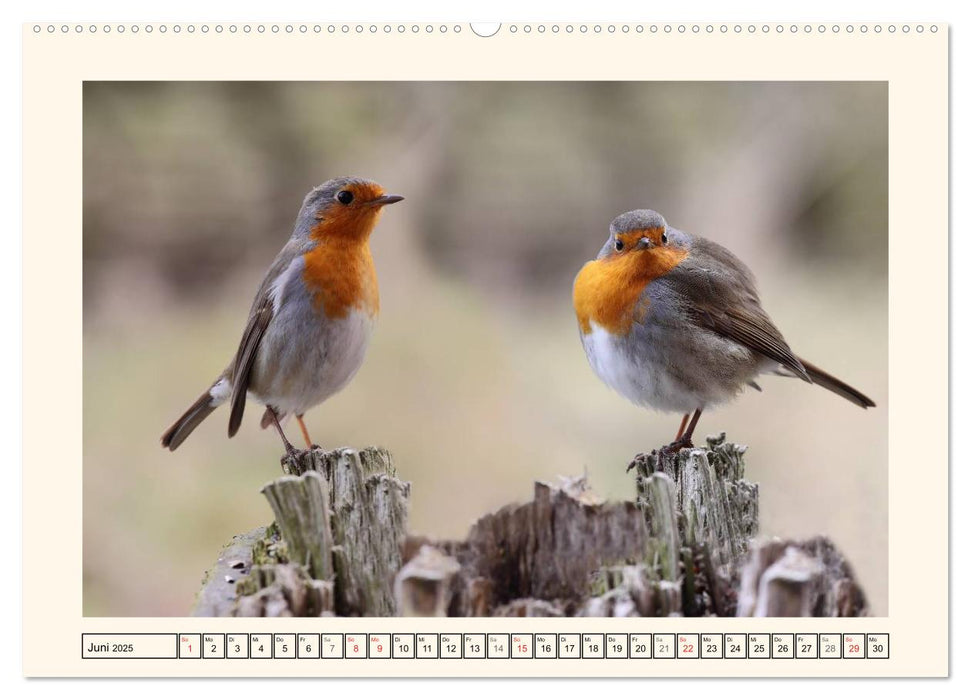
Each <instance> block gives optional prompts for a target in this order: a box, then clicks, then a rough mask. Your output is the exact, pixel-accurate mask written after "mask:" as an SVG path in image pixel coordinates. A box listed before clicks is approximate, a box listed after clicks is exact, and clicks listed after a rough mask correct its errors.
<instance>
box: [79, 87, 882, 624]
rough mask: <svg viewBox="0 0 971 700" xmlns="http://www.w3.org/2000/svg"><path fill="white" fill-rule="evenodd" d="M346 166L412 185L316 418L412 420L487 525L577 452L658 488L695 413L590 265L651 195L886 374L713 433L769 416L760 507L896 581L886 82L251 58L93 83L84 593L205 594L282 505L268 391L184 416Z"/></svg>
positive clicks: (416, 501) (441, 470)
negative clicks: (244, 404) (402, 75)
mask: <svg viewBox="0 0 971 700" xmlns="http://www.w3.org/2000/svg"><path fill="white" fill-rule="evenodd" d="M339 175H360V176H366V177H370V178H373V179H375V180H377V181H378V182H380V183H381V184H383V185H384V186H385V187H386V188H387V189H388V191H390V192H395V193H400V194H403V195H405V197H406V198H407V199H406V201H405V202H403V203H401V204H399V205H396V206H395V207H392V208H390V209H388V210H387V212H386V213H385V216H384V219H383V220H382V222H381V223H380V225H379V226H378V229H377V231H376V232H375V234H374V236H373V238H372V250H373V252H374V257H375V260H376V264H377V267H378V276H379V280H380V284H381V291H382V316H381V319H380V322H379V324H378V327H377V331H376V333H375V336H374V338H373V341H372V344H371V348H370V351H369V354H368V357H367V360H366V361H365V364H364V367H363V368H362V370H361V371H360V373H359V374H358V376H357V377H356V378H355V380H354V381H353V382H352V383H351V385H350V386H349V387H348V388H347V389H345V390H344V392H343V393H341V394H339V395H338V396H336V397H334V398H333V399H331V400H330V401H329V402H327V403H326V404H324V405H323V406H321V407H319V408H317V409H316V410H314V411H312V412H310V413H309V414H308V415H307V423H308V426H309V428H310V431H311V434H312V435H313V436H314V439H315V440H316V441H317V442H319V443H320V444H322V445H324V446H328V447H336V446H341V445H351V446H355V447H362V446H365V445H371V444H378V445H384V446H386V447H388V448H389V449H391V451H392V452H393V453H394V455H395V457H396V459H397V465H398V469H399V472H400V474H401V476H402V477H403V478H404V479H407V480H409V481H411V482H412V484H413V490H412V494H413V496H412V510H411V519H410V529H411V530H412V532H415V533H424V534H428V535H431V536H434V537H462V536H464V533H465V532H466V530H467V528H468V527H469V525H470V524H471V523H472V521H473V520H474V519H475V518H476V517H477V516H479V515H481V514H484V513H485V512H487V511H489V510H491V509H495V508H497V507H499V506H501V505H504V504H506V503H509V502H513V501H523V500H528V499H529V498H530V497H531V494H532V483H533V481H534V480H535V479H549V478H552V477H554V476H555V475H557V474H577V473H582V472H584V471H586V473H587V474H588V475H589V478H590V481H591V482H592V485H593V487H594V488H595V489H596V490H597V491H599V492H600V493H602V494H604V495H607V496H609V497H613V498H631V497H633V494H634V486H633V482H632V477H631V476H630V475H628V474H627V473H625V467H626V465H627V463H628V461H629V460H630V458H631V457H632V456H633V455H634V454H635V453H637V452H639V451H644V450H649V449H651V448H653V447H656V446H659V445H661V444H664V443H666V442H668V441H670V440H671V439H672V438H673V437H674V433H675V431H676V429H677V426H678V422H679V416H675V415H669V414H659V413H654V412H650V411H646V410H644V409H641V408H637V407H635V406H633V405H631V404H628V403H627V402H626V401H625V400H624V399H622V398H621V397H620V396H618V395H616V394H614V393H612V392H611V391H610V390H609V389H608V388H607V387H605V386H604V385H603V384H601V383H600V382H599V380H597V378H596V377H595V376H594V374H593V372H592V371H591V370H590V368H589V367H588V365H587V362H586V359H585V357H584V354H583V350H582V347H581V345H580V341H579V338H578V332H577V329H576V322H575V319H574V316H573V310H572V305H571V285H572V281H573V277H574V275H575V274H576V272H577V271H578V270H579V268H580V267H581V265H582V264H583V263H584V262H585V261H586V260H588V259H590V258H591V257H593V256H594V255H596V253H597V251H598V250H599V248H600V246H601V245H602V243H603V241H604V240H605V239H606V235H607V226H608V225H609V223H610V221H611V219H613V217H615V216H616V215H618V214H620V213H622V212H624V211H627V210H629V209H634V208H640V207H650V208H654V209H657V210H658V211H660V212H661V213H662V214H664V216H665V217H666V218H667V220H668V222H669V223H670V224H671V225H673V226H676V227H678V228H681V229H683V230H686V231H689V232H691V233H694V234H698V235H703V236H706V237H708V238H711V239H713V240H715V241H718V242H719V243H722V244H723V245H725V246H727V247H728V248H730V249H731V250H733V251H734V252H735V253H736V254H737V255H739V256H740V257H741V258H742V259H743V260H745V261H746V262H747V263H748V264H749V265H750V266H751V267H752V268H753V270H754V271H755V273H756V275H757V276H758V278H759V281H760V286H761V291H762V296H763V302H764V305H765V307H766V309H767V310H768V311H769V313H770V314H771V315H772V316H773V318H774V319H775V321H776V323H777V325H778V326H779V327H780V329H781V330H782V331H783V333H785V335H786V337H787V339H788V340H789V342H790V344H791V345H792V346H793V347H794V348H795V349H796V351H797V352H799V353H800V354H801V355H803V356H805V357H807V358H809V359H810V360H812V361H813V362H815V363H817V364H819V365H821V366H822V367H824V368H825V369H827V370H829V371H831V372H833V373H834V374H836V375H837V376H840V377H841V378H843V379H845V380H846V381H848V382H850V383H851V384H854V385H855V386H857V387H859V388H860V389H862V390H863V391H865V392H866V393H868V394H869V395H870V396H871V397H873V398H874V399H875V400H876V402H877V408H876V409H875V410H870V411H862V410H860V409H859V408H857V407H855V406H853V405H851V404H849V403H848V402H846V401H843V400H842V399H840V398H838V397H836V396H835V395H833V394H830V393H828V392H826V391H823V390H822V389H819V388H815V387H810V386H808V385H805V384H803V383H801V382H797V381H793V380H787V379H782V378H773V377H769V378H765V379H764V381H763V382H762V385H763V388H764V392H763V393H761V394H758V393H756V392H752V391H749V392H747V393H745V394H744V395H743V396H742V397H741V398H740V399H739V400H738V401H736V402H735V403H733V404H730V405H728V406H725V407H722V408H719V409H717V410H712V411H710V412H707V413H706V414H705V416H704V417H703V418H702V421H701V423H700V426H699V433H700V434H707V433H714V432H718V431H721V430H727V431H728V434H729V437H730V438H732V439H734V440H736V441H739V442H743V443H746V444H748V445H750V449H749V453H748V455H749V460H748V465H749V467H748V475H749V477H750V478H751V479H753V480H754V481H758V482H759V483H760V484H761V492H760V493H761V509H762V529H763V532H764V533H766V534H773V535H782V536H796V537H800V536H809V535H814V534H817V533H824V534H828V535H830V536H831V537H832V538H833V539H834V540H835V541H836V543H837V545H838V546H839V547H840V548H842V549H843V551H844V552H845V553H846V554H847V555H848V557H849V559H850V561H851V562H852V563H853V565H854V566H855V568H856V570H857V573H858V574H859V576H860V578H861V579H862V582H863V585H864V588H865V590H866V592H867V594H868V596H869V597H870V600H871V602H872V604H873V612H874V613H875V614H878V615H883V614H886V613H887V311H888V307H887V210H888V202H887V87H886V84H884V83H611V82H602V83H379V82H370V83H248V82H234V83H85V85H84V612H85V614H86V615H113V616H123V615H145V616H149V615H151V616H155V615H184V614H187V613H188V611H189V609H190V608H191V606H192V603H193V599H194V595H195V593H196V591H197V590H198V588H199V586H200V581H201V578H202V575H203V572H204V571H205V570H206V569H207V568H208V567H209V566H210V565H211V564H212V563H213V562H214V560H215V558H216V555H217V553H218V552H219V549H220V547H221V546H222V545H224V544H225V543H226V542H227V541H229V539H230V538H231V537H232V536H233V535H234V534H237V533H240V532H244V531H247V530H249V529H251V528H253V527H256V526H258V525H262V524H266V523H268V522H269V521H270V520H271V519H272V515H271V512H270V509H269V507H268V505H267V504H266V503H265V501H264V499H263V497H262V496H261V495H260V494H259V489H260V487H261V486H262V485H263V484H264V483H265V482H266V481H268V480H270V479H272V478H274V477H275V476H277V475H278V473H279V471H278V470H279V467H278V460H279V456H280V453H281V447H280V444H279V439H278V438H277V436H276V435H274V434H273V432H272V431H266V432H264V431H261V430H260V429H259V425H258V421H259V416H260V415H261V411H260V410H257V409H256V408H255V407H253V406H251V407H250V408H249V410H248V412H247V414H246V417H245V419H244V423H243V427H242V429H241V431H240V433H239V435H237V437H236V438H234V439H233V440H227V439H226V421H227V420H228V412H227V411H226V410H220V411H218V412H217V413H215V414H213V416H212V417H211V418H210V419H209V420H208V421H207V422H206V423H204V424H203V425H202V426H201V427H200V428H199V429H198V430H197V431H196V433H194V434H193V435H192V437H191V438H190V439H189V440H188V441H187V442H186V443H185V445H183V446H182V447H181V448H180V449H179V450H178V451H177V452H175V453H169V452H167V451H164V450H162V449H161V448H160V447H159V443H158V440H159V436H160V435H161V433H162V431H163V430H164V429H165V428H166V427H167V426H168V425H169V424H170V423H171V422H172V421H173V420H174V419H175V418H176V417H177V416H178V415H179V414H180V413H181V412H182V411H183V410H184V409H185V408H186V407H187V406H188V405H189V403H190V402H191V401H193V400H194V399H195V398H196V397H197V396H198V395H199V393H201V392H202V391H203V390H204V389H205V388H206V387H207V386H208V383H209V382H210V381H211V380H212V379H213V378H214V377H215V376H216V375H217V373H218V372H219V371H221V370H222V368H223V367H224V366H225V364H226V362H227V361H228V360H229V358H230V357H231V355H232V354H233V352H234V351H235V349H236V346H237V344H238V341H239V335H240V333H241V332H242V328H243V324H244V321H245V319H246V314H247V311H248V309H249V305H250V302H251V300H252V294H253V293H255V290H256V287H257V285H258V284H259V282H260V280H261V279H262V275H263V272H264V271H265V269H266V267H267V266H268V265H269V263H270V261H271V260H272V259H273V257H274V256H275V254H276V253H277V251H278V250H279V248H280V247H281V246H282V245H283V243H284V242H285V241H286V240H287V238H288V236H289V234H290V231H291V229H292V226H293V220H294V218H295V216H296V213H297V210H298V208H299V206H300V203H301V201H302V198H303V196H304V194H305V193H306V192H307V191H308V190H309V189H310V188H311V187H313V186H314V185H316V184H318V183H320V182H322V181H324V180H327V179H329V178H331V177H335V176H339ZM288 429H289V431H290V432H291V433H293V435H292V438H293V439H294V440H297V438H298V437H299V431H298V430H297V428H296V426H295V424H293V423H291V424H290V425H289V426H288Z"/></svg>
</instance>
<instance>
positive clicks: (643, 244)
mask: <svg viewBox="0 0 971 700" xmlns="http://www.w3.org/2000/svg"><path fill="white" fill-rule="evenodd" d="M653 247H654V241H652V240H651V239H650V238H648V237H647V236H644V237H643V238H641V239H640V240H639V241H637V249H638V250H644V249H645V248H653Z"/></svg>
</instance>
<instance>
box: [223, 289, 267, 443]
mask: <svg viewBox="0 0 971 700" xmlns="http://www.w3.org/2000/svg"><path fill="white" fill-rule="evenodd" d="M272 318H273V301H272V300H271V299H270V295H269V294H264V295H263V301H262V303H260V304H259V305H257V306H256V307H255V308H254V310H253V312H252V313H251V314H250V317H249V321H248V322H247V324H246V330H244V331H243V338H242V340H240V341H239V349H238V350H237V351H236V357H235V359H234V360H233V365H232V367H233V369H232V376H233V395H232V397H231V398H230V406H231V411H230V414H229V437H232V436H233V435H235V434H236V431H238V430H239V425H240V423H242V422H243V411H244V410H245V409H246V392H247V390H248V389H249V376H250V371H251V370H252V369H253V362H254V360H256V352H257V350H258V349H259V346H260V340H262V339H263V333H265V332H266V328H267V326H269V325H270V319H272Z"/></svg>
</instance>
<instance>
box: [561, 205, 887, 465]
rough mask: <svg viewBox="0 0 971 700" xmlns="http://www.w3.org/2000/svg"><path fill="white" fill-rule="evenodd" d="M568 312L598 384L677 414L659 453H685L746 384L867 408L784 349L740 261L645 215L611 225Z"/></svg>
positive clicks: (851, 390)
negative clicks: (767, 378) (796, 389)
mask: <svg viewBox="0 0 971 700" xmlns="http://www.w3.org/2000/svg"><path fill="white" fill-rule="evenodd" d="M573 306H574V308H575V310H576V315H577V322H578V323H579V326H580V337H581V339H582V340H583V349H584V350H585V351H586V354H587V359H588V360H589V362H590V366H591V367H593V371H594V372H595V373H596V374H597V376H598V377H600V379H601V380H602V381H603V382H604V383H605V384H607V385H608V386H610V387H611V388H612V389H614V390H615V391H617V392H618V393H620V394H621V395H622V396H624V397H625V398H627V399H628V400H630V401H632V402H633V403H635V404H638V405H640V406H646V407H651V408H655V409H660V410H662V411H677V412H678V413H682V414H684V417H683V418H682V419H681V427H680V428H679V430H678V433H677V436H676V437H675V439H674V442H672V443H671V444H670V445H668V446H667V447H665V448H664V450H665V451H667V452H671V451H675V450H677V449H680V448H682V447H691V446H692V443H691V436H692V434H693V433H694V430H695V426H697V424H698V419H699V418H700V417H701V412H702V411H703V410H704V409H706V408H707V407H709V406H714V405H717V404H720V403H723V402H725V401H728V400H730V399H732V398H734V397H735V396H736V395H737V394H738V393H739V392H740V391H741V390H742V389H743V388H744V387H745V386H746V385H747V386H751V387H753V388H755V389H757V390H759V391H761V388H760V387H759V385H758V384H756V383H755V379H756V377H758V375H760V374H765V373H769V374H779V375H784V376H788V377H798V378H799V379H802V380H803V381H806V382H809V383H810V384H812V383H815V384H819V385H820V386H822V387H824V388H826V389H829V390H830V391H832V392H834V393H836V394H839V395H840V396H842V397H843V398H844V399H847V400H848V401H852V402H853V403H855V404H856V405H857V406H861V407H863V408H867V407H868V406H874V405H875V404H874V403H873V401H871V400H870V399H869V398H868V397H867V396H865V395H864V394H862V393H861V392H859V391H857V390H856V389H854V388H853V387H851V386H849V385H848V384H846V383H845V382H843V381H841V380H839V379H837V378H836V377H834V376H832V375H831V374H828V373H826V372H824V371H823V370H821V369H820V368H819V367H816V366H815V365H813V364H811V363H809V362H807V361H806V360H803V359H801V358H799V357H797V356H796V355H795V354H794V353H793V352H792V350H790V349H789V345H788V344H787V343H786V341H785V339H784V338H783V337H782V333H780V332H779V329H778V328H776V327H775V324H773V323H772V320H771V319H770V318H769V316H768V314H766V312H765V311H764V310H763V309H762V305H761V303H760V302H759V295H758V292H756V289H755V278H754V276H753V275H752V272H751V271H750V270H749V269H748V267H746V266H745V264H744V263H743V262H742V261H741V260H739V259H738V258H736V257H735V256H734V255H733V254H732V253H731V252H729V251H728V250H726V249H725V248H723V247H722V246H720V245H718V244H717V243H712V242H711V241H709V240H706V239H704V238H701V237H700V236H692V235H690V234H687V233H685V232H684V231H679V230H678V229H676V228H672V227H671V226H668V224H667V222H666V221H665V220H664V217H663V216H661V215H660V214H658V213H657V212H656V211H652V210H650V209H638V210H636V211H629V212H627V213H626V214H621V215H620V216H618V217H617V218H616V219H614V220H613V222H612V223H611V224H610V235H609V237H608V238H607V242H606V243H605V244H604V246H603V248H601V250H600V253H599V255H597V259H596V260H592V261H590V262H588V263H587V264H586V265H584V266H583V268H582V269H581V270H580V272H579V274H578V275H577V277H576V281H575V282H574V284H573ZM689 416H690V420H689Z"/></svg>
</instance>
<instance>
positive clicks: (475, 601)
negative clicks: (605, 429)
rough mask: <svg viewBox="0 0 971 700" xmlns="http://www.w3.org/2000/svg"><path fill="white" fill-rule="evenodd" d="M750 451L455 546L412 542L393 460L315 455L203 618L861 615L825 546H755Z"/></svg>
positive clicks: (553, 487)
mask: <svg viewBox="0 0 971 700" xmlns="http://www.w3.org/2000/svg"><path fill="white" fill-rule="evenodd" d="M744 453H745V448H744V447H741V446H739V445H736V444H733V443H729V442H727V441H726V440H725V436H724V434H722V435H720V436H718V437H717V438H708V440H707V445H706V446H705V447H701V448H694V449H690V450H689V449H685V450H681V451H680V452H677V453H675V454H659V453H657V452H654V453H651V454H649V455H638V456H637V457H636V458H635V459H634V461H633V462H632V463H631V465H630V467H629V470H633V472H634V480H635V484H636V493H637V496H636V499H635V500H634V501H626V502H614V503H611V502H606V501H604V500H603V499H601V498H599V497H598V496H596V495H595V494H594V493H593V491H592V490H591V489H590V487H589V485H588V484H587V481H586V479H585V478H564V477H560V480H559V481H558V482H556V483H543V482H537V483H536V485H535V490H534V497H533V500H532V501H530V502H529V503H525V504H522V505H510V506H505V507H504V508H501V509H499V510H498V511H496V512H495V513H491V514H488V515H485V516H483V517H481V518H479V519H478V520H477V521H476V522H475V523H474V524H473V525H472V527H471V529H470V531H469V534H468V537H467V538H466V539H465V540H463V541H440V542H434V541H431V540H429V539H428V538H425V537H421V536H407V534H406V518H407V508H408V497H409V493H410V485H409V484H407V483H403V482H401V481H399V480H398V479H397V478H396V476H395V470H394V466H393V464H392V460H391V456H390V454H389V453H388V452H387V451H385V450H382V449H377V448H367V449H365V450H362V451H360V452H356V451H354V450H350V449H342V450H337V451H333V452H325V451H323V450H320V449H315V450H309V451H307V452H304V453H301V454H300V457H299V459H298V460H296V461H290V462H287V465H286V467H287V470H288V471H289V472H290V474H289V475H286V476H283V477H281V478H279V479H276V480H275V481H273V482H271V483H269V484H267V485H266V486H265V487H264V488H263V493H264V495H265V496H266V498H267V500H268V501H269V502H270V505H271V507H272V509H273V513H274V516H275V518H276V522H275V523H274V525H271V526H270V527H268V528H260V529H258V530H256V531H254V532H252V533H249V534H247V535H242V536H239V537H237V538H235V539H234V540H233V542H232V543H230V545H228V546H227V548H226V549H225V550H224V551H223V552H222V554H221V555H220V557H219V559H218V561H217V562H216V565H215V566H214V567H213V569H212V570H211V572H210V573H209V575H208V578H207V582H206V584H205V586H204V588H203V590H202V591H201V592H200V595H199V598H198V601H197V605H196V608H195V611H194V612H195V614H197V615H267V616H271V615H333V614H337V615H380V616H388V615H414V616H443V615H450V616H496V617H510V616H514V617H533V616H598V617H601V616H603V617H629V616H670V615H678V616H703V615H718V616H728V615H758V616H798V615H817V616H823V615H840V616H852V615H863V614H866V611H867V604H866V599H865V596H864V595H863V592H862V590H860V588H859V586H858V585H857V584H856V582H855V580H854V578H853V574H852V571H851V569H850V567H849V565H848V564H847V562H846V561H845V560H844V559H843V557H842V556H841V555H840V554H839V552H838V551H837V550H836V548H835V546H834V545H833V544H832V543H831V542H830V541H829V540H827V539H826V538H824V537H817V538H814V539H812V540H809V541H806V542H792V541H788V542H783V541H780V540H772V539H767V540H761V539H758V537H757V533H758V513H759V508H758V500H759V490H758V486H757V485H756V484H753V483H751V482H749V481H747V480H746V479H745V478H744V476H745V475H744V472H745V466H744V459H743V456H744Z"/></svg>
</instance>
